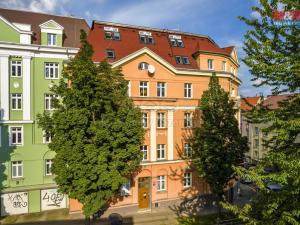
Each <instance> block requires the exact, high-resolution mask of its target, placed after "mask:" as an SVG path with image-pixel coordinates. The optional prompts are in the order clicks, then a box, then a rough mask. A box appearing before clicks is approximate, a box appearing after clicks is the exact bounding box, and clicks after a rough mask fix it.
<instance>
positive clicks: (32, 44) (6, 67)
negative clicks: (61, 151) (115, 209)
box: [0, 8, 89, 216]
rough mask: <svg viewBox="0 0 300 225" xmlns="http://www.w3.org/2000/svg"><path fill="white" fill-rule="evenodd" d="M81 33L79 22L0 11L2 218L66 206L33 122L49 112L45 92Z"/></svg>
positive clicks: (41, 136) (42, 137)
mask: <svg viewBox="0 0 300 225" xmlns="http://www.w3.org/2000/svg"><path fill="white" fill-rule="evenodd" d="M80 29H84V30H85V31H86V32H88V30H89V27H88V25H87V23H86V21H85V20H84V19H81V18H75V17H65V16H54V15H48V14H42V13H33V12H27V11H18V10H10V9H2V8H0V91H1V92H0V194H1V203H0V204H1V216H5V215H9V214H20V213H28V212H39V211H43V210H51V209H57V208H65V207H68V200H67V196H64V195H62V194H59V193H57V186H56V185H55V182H54V180H53V178H54V177H53V175H52V173H51V165H52V158H53V157H54V152H51V151H50V150H49V148H48V146H47V143H49V142H50V141H51V134H47V133H45V132H43V131H42V130H41V129H40V128H39V127H38V124H37V122H36V117H37V114H38V113H42V112H43V111H44V110H49V111H51V110H53V108H52V106H51V101H52V99H53V98H54V97H56V96H53V95H51V93H49V88H50V87H51V86H52V85H53V84H54V83H56V82H58V80H59V78H60V76H61V72H62V69H63V66H64V63H65V62H66V61H68V60H69V59H70V58H71V57H74V56H75V54H76V53H77V52H78V50H79V49H78V47H79V46H80Z"/></svg>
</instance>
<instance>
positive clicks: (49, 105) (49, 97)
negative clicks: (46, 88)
mask: <svg viewBox="0 0 300 225" xmlns="http://www.w3.org/2000/svg"><path fill="white" fill-rule="evenodd" d="M53 98H58V96H57V95H55V94H45V95H44V106H45V110H48V111H51V110H55V108H52V99H53Z"/></svg>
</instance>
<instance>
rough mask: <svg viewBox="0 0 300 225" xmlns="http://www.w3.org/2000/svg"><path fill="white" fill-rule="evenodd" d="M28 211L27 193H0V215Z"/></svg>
mask: <svg viewBox="0 0 300 225" xmlns="http://www.w3.org/2000/svg"><path fill="white" fill-rule="evenodd" d="M27 212H28V193H27V192H16V193H7V194H2V195H1V215H2V216H5V215H10V214H21V213H27Z"/></svg>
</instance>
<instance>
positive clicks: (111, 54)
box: [106, 49, 115, 59]
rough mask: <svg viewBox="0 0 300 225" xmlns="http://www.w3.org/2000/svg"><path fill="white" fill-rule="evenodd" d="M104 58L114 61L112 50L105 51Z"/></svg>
mask: <svg viewBox="0 0 300 225" xmlns="http://www.w3.org/2000/svg"><path fill="white" fill-rule="evenodd" d="M106 58H108V59H114V58H115V51H114V50H112V49H107V50H106Z"/></svg>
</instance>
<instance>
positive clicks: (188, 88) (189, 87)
mask: <svg viewBox="0 0 300 225" xmlns="http://www.w3.org/2000/svg"><path fill="white" fill-rule="evenodd" d="M192 97H193V84H192V83H184V98H192Z"/></svg>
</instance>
